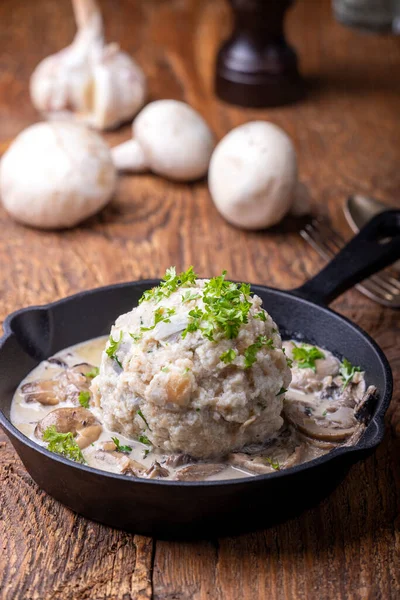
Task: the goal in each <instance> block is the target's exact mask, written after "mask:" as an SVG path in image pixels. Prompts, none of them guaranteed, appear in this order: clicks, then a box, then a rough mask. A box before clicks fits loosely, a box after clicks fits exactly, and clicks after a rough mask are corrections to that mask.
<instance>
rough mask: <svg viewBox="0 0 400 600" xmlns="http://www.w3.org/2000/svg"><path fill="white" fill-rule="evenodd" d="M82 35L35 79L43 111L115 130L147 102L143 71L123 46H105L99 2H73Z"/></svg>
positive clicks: (34, 96)
mask: <svg viewBox="0 0 400 600" xmlns="http://www.w3.org/2000/svg"><path fill="white" fill-rule="evenodd" d="M73 6H74V11H75V17H76V22H77V26H78V33H77V34H76V36H75V39H74V41H73V42H72V44H71V45H70V46H68V47H67V48H64V49H63V50H61V51H60V52H58V53H57V54H54V55H52V56H49V57H47V58H45V59H44V60H43V61H42V62H41V63H40V64H39V65H38V66H37V68H36V69H35V71H34V73H33V75H32V78H31V86H30V91H31V98H32V102H33V104H34V106H35V108H36V109H37V110H39V111H40V112H42V113H44V114H45V115H46V116H49V117H54V115H55V116H56V118H58V119H60V117H61V116H69V117H74V118H75V119H77V120H79V121H81V122H84V123H86V124H88V125H90V126H92V127H95V128H96V129H101V130H102V129H110V128H112V127H116V126H118V125H119V124H120V123H123V122H125V121H127V120H130V119H132V117H134V115H135V114H136V113H137V112H138V110H140V108H141V107H142V106H143V104H144V101H145V98H146V81H145V77H144V74H143V72H142V70H141V69H140V68H139V66H138V65H137V64H136V63H135V62H134V61H133V60H132V58H131V57H130V56H128V55H127V54H126V53H124V52H121V51H120V50H119V47H118V45H116V44H110V45H107V46H106V45H105V42H104V35H103V22H102V18H101V14H100V11H99V8H98V6H97V3H96V1H95V0H73Z"/></svg>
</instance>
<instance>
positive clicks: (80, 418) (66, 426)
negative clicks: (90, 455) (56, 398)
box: [35, 408, 103, 450]
mask: <svg viewBox="0 0 400 600" xmlns="http://www.w3.org/2000/svg"><path fill="white" fill-rule="evenodd" d="M52 425H54V427H55V428H56V430H57V431H58V432H59V433H69V432H71V433H72V434H73V435H74V436H76V438H75V441H76V443H77V444H78V446H79V448H80V449H81V450H82V449H83V448H86V447H87V446H89V445H90V444H92V443H93V442H95V441H96V440H97V439H98V438H99V436H100V433H101V432H102V429H103V427H102V425H101V423H99V421H98V420H97V419H96V417H95V416H94V415H93V414H92V413H91V412H90V410H87V409H86V408H57V409H56V410H52V411H51V412H49V413H48V414H47V415H46V416H45V417H44V418H43V419H41V421H39V422H38V424H37V425H36V427H35V435H36V437H38V438H39V439H43V434H44V432H45V431H46V429H47V428H48V427H51V426H52Z"/></svg>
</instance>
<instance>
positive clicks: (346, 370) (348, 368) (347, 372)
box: [339, 358, 361, 391]
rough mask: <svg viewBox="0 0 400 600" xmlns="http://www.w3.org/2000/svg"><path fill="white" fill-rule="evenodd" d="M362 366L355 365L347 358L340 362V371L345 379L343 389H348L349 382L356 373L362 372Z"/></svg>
mask: <svg viewBox="0 0 400 600" xmlns="http://www.w3.org/2000/svg"><path fill="white" fill-rule="evenodd" d="M360 372H361V367H355V366H354V365H352V364H351V362H350V361H349V360H347V358H344V359H343V361H342V362H341V364H340V369H339V373H340V376H341V377H342V379H343V387H342V391H343V390H345V389H346V387H347V386H348V385H349V383H350V382H351V381H352V379H353V377H354V374H355V373H360Z"/></svg>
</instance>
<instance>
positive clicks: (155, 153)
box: [133, 100, 215, 181]
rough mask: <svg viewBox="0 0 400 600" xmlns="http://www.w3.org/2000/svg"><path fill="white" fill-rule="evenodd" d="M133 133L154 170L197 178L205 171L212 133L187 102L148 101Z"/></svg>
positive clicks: (183, 178)
mask: <svg viewBox="0 0 400 600" xmlns="http://www.w3.org/2000/svg"><path fill="white" fill-rule="evenodd" d="M133 136H134V138H135V139H136V141H137V142H138V143H139V145H140V146H141V148H142V149H143V152H144V155H145V157H146V161H147V163H148V166H149V168H150V169H151V170H152V171H153V172H154V173H157V174H158V175H163V176H164V177H167V178H169V179H175V180H177V181H190V180H194V179H199V178H200V177H203V176H204V175H205V174H206V173H207V169H208V165H209V162H210V157H211V154H212V151H213V149H214V146H215V140H214V136H213V134H212V132H211V130H210V128H209V127H208V125H207V123H206V122H205V121H204V119H203V118H202V117H201V116H200V115H199V113H198V112H196V111H195V110H194V109H193V108H191V107H190V106H189V105H188V104H185V103H184V102H178V101H177V100H157V101H156V102H151V103H150V104H148V105H147V106H146V107H145V108H144V109H143V110H142V111H141V112H140V113H139V115H138V116H137V117H136V119H135V121H134V123H133Z"/></svg>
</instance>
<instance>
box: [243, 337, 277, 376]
mask: <svg viewBox="0 0 400 600" xmlns="http://www.w3.org/2000/svg"><path fill="white" fill-rule="evenodd" d="M261 348H270V349H271V350H273V349H274V343H273V340H272V338H267V337H266V336H265V335H260V336H258V338H257V340H256V342H255V343H254V344H251V346H249V347H248V348H246V350H245V351H244V368H245V369H249V368H250V367H252V366H253V365H254V363H255V362H256V360H257V353H258V352H259V351H260V350H261Z"/></svg>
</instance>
